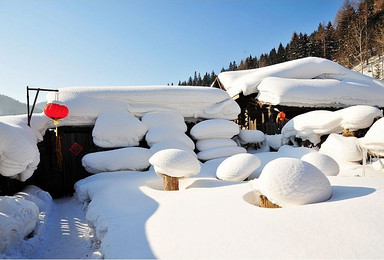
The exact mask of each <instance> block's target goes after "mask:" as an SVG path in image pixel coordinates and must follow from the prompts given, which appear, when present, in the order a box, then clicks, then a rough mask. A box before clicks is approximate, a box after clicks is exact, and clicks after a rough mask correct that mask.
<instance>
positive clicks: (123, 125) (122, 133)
mask: <svg viewBox="0 0 384 260" xmlns="http://www.w3.org/2000/svg"><path fill="white" fill-rule="evenodd" d="M147 130H148V128H147V126H146V125H145V124H143V123H142V122H141V121H140V120H139V119H137V118H136V117H135V116H133V115H131V114H129V113H124V112H108V113H103V114H100V115H99V116H98V117H97V119H96V122H95V127H94V128H93V131H92V136H93V142H94V143H95V144H96V145H97V146H100V147H103V148H118V147H128V146H138V145H139V142H140V141H141V140H142V139H143V138H144V135H145V133H146V132H147Z"/></svg>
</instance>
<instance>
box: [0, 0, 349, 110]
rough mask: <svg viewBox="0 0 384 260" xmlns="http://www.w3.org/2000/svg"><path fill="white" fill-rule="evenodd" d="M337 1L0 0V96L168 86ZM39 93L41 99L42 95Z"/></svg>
mask: <svg viewBox="0 0 384 260" xmlns="http://www.w3.org/2000/svg"><path fill="white" fill-rule="evenodd" d="M342 2H343V0H275V1H272V0H269V1H266V0H167V1H166V0H151V1H150V0H78V1H71V0H57V1H53V0H52V1H49V0H39V1H37V0H36V1H35V0H24V1H19V0H0V94H5V95H8V96H11V97H13V98H16V99H18V100H20V101H22V102H26V86H30V87H36V88H61V87H68V86H123V85H153V84H154V85H164V84H165V85H166V84H167V83H174V84H177V82H178V81H179V80H187V79H188V77H189V76H192V75H193V73H194V71H197V72H200V73H201V74H204V73H205V72H211V71H212V70H214V71H215V72H216V73H219V72H220V70H221V68H222V67H228V64H229V62H231V61H236V62H239V61H240V60H241V59H243V58H246V57H248V56H249V55H252V56H259V55H260V54H262V53H265V52H269V51H270V50H271V49H272V48H273V47H275V48H277V47H278V45H279V43H280V42H281V43H283V44H284V45H285V44H286V43H288V42H289V40H290V38H291V36H292V33H293V31H296V32H303V33H308V34H310V33H312V32H313V31H314V30H316V29H317V27H318V24H319V23H321V22H324V23H328V21H331V22H333V19H334V17H335V14H336V12H337V10H338V9H339V7H340V6H341V4H342ZM42 94H43V95H42V97H41V98H40V100H45V94H44V93H42Z"/></svg>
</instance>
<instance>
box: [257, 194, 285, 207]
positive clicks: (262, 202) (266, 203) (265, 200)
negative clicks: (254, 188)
mask: <svg viewBox="0 0 384 260" xmlns="http://www.w3.org/2000/svg"><path fill="white" fill-rule="evenodd" d="M259 205H260V207H262V208H273V209H277V208H281V207H280V206H279V205H276V204H274V203H272V202H271V201H270V200H269V199H268V198H267V197H266V196H264V195H260V196H259Z"/></svg>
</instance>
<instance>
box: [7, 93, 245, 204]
mask: <svg viewBox="0 0 384 260" xmlns="http://www.w3.org/2000/svg"><path fill="white" fill-rule="evenodd" d="M55 100H57V101H60V102H62V103H64V104H65V105H66V106H67V107H68V109H69V114H68V116H67V117H66V118H64V119H62V120H60V123H59V127H58V138H60V142H58V143H57V142H56V139H57V137H56V134H55V132H54V131H53V128H54V123H53V120H51V119H50V118H48V117H46V116H45V115H44V114H43V113H41V114H34V115H33V116H32V121H31V127H28V126H27V117H26V116H12V117H0V137H1V139H2V141H1V142H0V155H1V158H2V159H1V161H0V178H1V179H2V180H1V182H0V183H1V184H0V190H1V191H2V192H4V191H5V193H8V194H12V193H14V192H16V191H19V190H21V188H22V186H25V185H28V184H36V183H39V186H40V187H42V188H43V189H44V190H46V191H48V192H49V193H50V194H52V195H53V196H54V197H57V196H62V195H64V194H66V193H67V194H72V193H73V184H74V183H75V182H76V181H78V180H80V179H83V178H85V177H86V176H88V175H89V173H88V172H87V171H86V169H92V171H98V170H99V169H98V168H97V167H96V166H95V165H94V163H93V161H92V160H91V162H90V163H88V164H87V162H88V161H87V162H85V163H86V165H82V164H84V162H82V158H83V157H84V155H86V154H88V153H92V152H98V151H107V150H111V149H117V148H126V147H138V146H143V145H144V146H146V145H150V146H152V145H153V144H155V143H156V142H157V141H159V140H160V139H163V138H166V137H167V136H169V135H171V134H172V138H173V139H175V140H176V139H178V140H179V141H180V140H181V141H184V142H186V143H187V144H188V145H189V146H190V148H189V149H191V150H192V152H193V150H194V148H195V145H194V142H193V141H192V140H191V139H190V138H189V136H187V135H188V134H189V130H190V129H191V128H192V126H193V125H194V124H195V123H196V122H198V121H201V120H205V119H223V120H234V119H236V118H237V116H238V114H239V113H240V108H239V106H238V105H237V103H236V102H234V101H233V100H232V98H231V97H230V96H229V95H228V93H226V92H225V91H222V90H219V89H214V88H208V87H190V86H119V87H70V88H61V89H59V91H58V93H56V92H55V93H49V94H48V95H47V101H48V103H50V102H52V101H55ZM155 112H156V113H161V112H163V113H166V112H167V113H174V114H175V115H174V116H173V117H171V119H172V118H173V119H172V120H173V121H175V120H176V119H179V118H181V119H180V120H181V123H180V122H178V125H172V129H170V128H168V129H167V128H166V126H167V125H166V124H167V123H166V122H169V121H167V120H168V119H167V118H166V117H167V115H163V116H162V115H159V114H157V115H156V116H155V118H158V119H159V120H157V121H156V123H157V124H161V125H158V126H159V127H157V128H156V129H151V128H152V125H151V120H150V116H147V119H148V120H147V121H148V122H141V119H142V117H143V116H144V115H149V114H150V113H155ZM175 118H176V119H175ZM161 120H163V122H160V121H161ZM172 120H171V121H172ZM143 121H145V120H143ZM152 121H153V120H152ZM176 121H177V120H176ZM164 123H165V125H164ZM171 123H172V122H171ZM180 125H181V128H180V129H181V130H180V129H179V130H178V131H174V130H175V129H177V128H178V127H179V126H180ZM160 126H161V127H160ZM147 132H148V135H147V139H145V138H144V137H145V135H146V133H147ZM159 145H160V146H161V143H160V144H159ZM174 145H176V144H174ZM177 146H178V147H180V142H179V143H178V144H177ZM155 148H156V147H155ZM57 151H58V152H57ZM124 153H125V154H127V153H129V154H131V155H132V154H139V153H140V154H143V152H142V151H138V150H135V151H130V150H128V151H124ZM148 154H149V152H148ZM106 156H107V157H113V156H114V155H113V154H112V155H110V154H107V155H106ZM60 160H62V161H60ZM125 161H126V160H125ZM147 161H148V160H147ZM126 162H127V161H126ZM137 163H138V162H137V161H136V164H137ZM147 163H148V162H147ZM99 164H100V163H99ZM111 164H113V163H109V164H108V162H104V166H105V165H111ZM83 166H85V168H84V167H83ZM115 167H116V166H115ZM146 167H148V166H146ZM146 167H144V168H146ZM139 168H140V167H139ZM117 169H118V168H117ZM125 169H126V168H125ZM105 170H110V171H112V170H113V169H112V168H111V167H110V168H108V169H104V170H102V171H105ZM131 170H138V169H137V167H135V168H132V169H131ZM1 175H3V176H1ZM32 175H33V176H32ZM12 179H16V180H21V181H26V180H27V181H26V182H25V184H23V185H22V186H20V183H19V182H18V181H14V180H12Z"/></svg>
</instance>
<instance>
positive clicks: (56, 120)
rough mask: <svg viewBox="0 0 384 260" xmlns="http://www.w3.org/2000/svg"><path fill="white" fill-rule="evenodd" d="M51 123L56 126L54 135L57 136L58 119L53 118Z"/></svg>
mask: <svg viewBox="0 0 384 260" xmlns="http://www.w3.org/2000/svg"><path fill="white" fill-rule="evenodd" d="M53 124H54V125H55V127H56V131H55V132H56V137H57V126H58V125H59V119H54V120H53Z"/></svg>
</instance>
